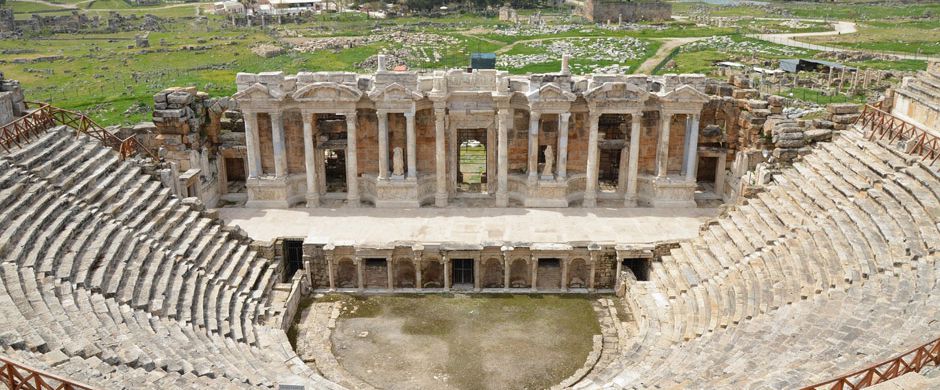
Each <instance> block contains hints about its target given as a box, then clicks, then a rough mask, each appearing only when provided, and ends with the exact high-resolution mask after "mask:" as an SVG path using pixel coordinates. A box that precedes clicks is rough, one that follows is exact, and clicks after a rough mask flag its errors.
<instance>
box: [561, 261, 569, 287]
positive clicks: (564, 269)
mask: <svg viewBox="0 0 940 390" xmlns="http://www.w3.org/2000/svg"><path fill="white" fill-rule="evenodd" d="M560 287H561V291H564V292H568V259H561V286H560Z"/></svg>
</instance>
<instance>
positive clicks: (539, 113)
mask: <svg viewBox="0 0 940 390" xmlns="http://www.w3.org/2000/svg"><path fill="white" fill-rule="evenodd" d="M540 116H542V111H539V110H529V118H538V117H540Z"/></svg>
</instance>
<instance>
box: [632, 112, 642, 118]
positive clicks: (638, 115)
mask: <svg viewBox="0 0 940 390" xmlns="http://www.w3.org/2000/svg"><path fill="white" fill-rule="evenodd" d="M630 115H631V116H633V117H634V118H642V117H643V115H644V114H643V111H637V112H631V113H630Z"/></svg>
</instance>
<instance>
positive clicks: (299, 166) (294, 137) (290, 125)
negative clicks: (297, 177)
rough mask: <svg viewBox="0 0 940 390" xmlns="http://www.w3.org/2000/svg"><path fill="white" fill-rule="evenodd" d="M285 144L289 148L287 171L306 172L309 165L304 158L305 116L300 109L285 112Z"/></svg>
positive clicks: (291, 172)
mask: <svg viewBox="0 0 940 390" xmlns="http://www.w3.org/2000/svg"><path fill="white" fill-rule="evenodd" d="M283 115H284V119H283V121H284V141H285V143H286V145H284V147H285V149H286V150H287V173H288V174H294V173H304V172H306V171H307V165H306V162H305V160H304V118H303V115H302V114H301V113H300V111H287V112H285V113H284V114H283Z"/></svg>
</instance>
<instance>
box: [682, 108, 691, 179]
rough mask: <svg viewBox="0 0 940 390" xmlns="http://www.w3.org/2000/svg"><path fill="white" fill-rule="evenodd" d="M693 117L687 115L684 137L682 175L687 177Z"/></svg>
mask: <svg viewBox="0 0 940 390" xmlns="http://www.w3.org/2000/svg"><path fill="white" fill-rule="evenodd" d="M691 130H692V115H691V114H685V136H684V137H682V138H683V139H682V169H681V172H682V175H685V173H686V172H687V169H688V168H689V143H690V142H691V141H692V137H690V135H691Z"/></svg>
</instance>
